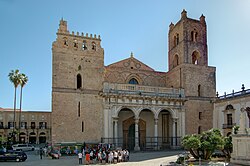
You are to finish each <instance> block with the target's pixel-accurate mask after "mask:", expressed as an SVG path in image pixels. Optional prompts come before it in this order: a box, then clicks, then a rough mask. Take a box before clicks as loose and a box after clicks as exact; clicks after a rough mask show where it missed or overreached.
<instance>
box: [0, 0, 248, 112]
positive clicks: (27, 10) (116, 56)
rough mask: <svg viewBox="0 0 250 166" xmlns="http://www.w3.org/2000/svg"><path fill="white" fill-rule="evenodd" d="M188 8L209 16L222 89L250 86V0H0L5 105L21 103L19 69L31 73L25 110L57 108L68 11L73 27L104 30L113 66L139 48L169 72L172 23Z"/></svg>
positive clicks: (0, 88)
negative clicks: (55, 68)
mask: <svg viewBox="0 0 250 166" xmlns="http://www.w3.org/2000/svg"><path fill="white" fill-rule="evenodd" d="M183 9H186V10H187V12H188V17H190V18H195V19H199V17H200V16H201V14H204V15H205V16H206V22H207V30H208V56H209V57H208V58H209V61H208V63H209V65H210V66H215V67H216V70H217V71H216V77H217V80H216V81H217V82H216V83H217V91H218V92H219V94H223V93H224V92H227V93H230V92H232V90H233V89H234V90H235V91H239V90H241V89H240V88H241V84H243V83H244V84H245V87H246V88H247V89H249V88H250V77H249V75H248V72H249V67H250V65H249V62H250V42H249V39H250V32H249V29H250V17H249V16H250V10H249V9H250V1H248V0H219V1H218V0H209V1H200V0H188V1H181V0H136V1H135V0H126V1H119V0H105V1H101V0H99V1H97V0H75V1H69V0H67V1H66V0H53V1H51V0H40V1H38V0H37V1H34V0H22V1H18V0H0V20H1V24H0V36H1V38H0V48H1V68H0V107H3V108H6V107H7V108H12V107H13V96H14V88H13V85H12V84H11V83H10V81H9V80H8V77H7V76H8V73H9V72H10V71H11V70H13V69H19V70H20V71H21V72H23V73H25V74H26V75H28V77H29V82H28V84H27V85H26V86H25V88H24V93H23V109H24V110H51V77H52V76H51V75H52V74H51V73H52V55H51V47H52V42H53V41H54V40H55V39H56V32H57V29H58V25H59V20H60V19H61V18H62V17H63V18H64V19H65V20H67V22H68V28H69V30H70V31H75V32H77V31H78V32H84V33H93V34H98V35H101V39H102V47H103V48H104V50H105V65H108V64H111V63H114V62H116V61H119V60H122V59H125V58H128V57H129V56H130V52H131V51H132V52H133V53H134V56H135V58H137V59H139V60H140V61H142V62H144V63H145V64H147V65H149V66H150V67H152V68H154V69H155V70H158V71H168V27H169V24H170V22H173V23H176V22H177V21H178V20H179V19H180V13H181V11H182V10H183ZM18 95H19V92H18ZM18 106H19V103H18Z"/></svg>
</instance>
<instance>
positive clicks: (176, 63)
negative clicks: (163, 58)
mask: <svg viewBox="0 0 250 166" xmlns="http://www.w3.org/2000/svg"><path fill="white" fill-rule="evenodd" d="M178 65H179V56H178V55H177V54H176V55H175V56H174V67H176V66H178Z"/></svg>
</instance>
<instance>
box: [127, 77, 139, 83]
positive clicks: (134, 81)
mask: <svg viewBox="0 0 250 166" xmlns="http://www.w3.org/2000/svg"><path fill="white" fill-rule="evenodd" d="M128 83H129V84H138V81H137V80H136V79H135V78H132V79H130V80H129V82H128Z"/></svg>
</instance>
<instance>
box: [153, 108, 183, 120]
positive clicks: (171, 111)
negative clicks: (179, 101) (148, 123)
mask: <svg viewBox="0 0 250 166" xmlns="http://www.w3.org/2000/svg"><path fill="white" fill-rule="evenodd" d="M163 110H167V111H169V112H170V115H171V117H172V118H173V119H178V117H177V113H176V111H175V110H173V109H171V108H168V107H162V108H159V109H158V110H156V114H155V119H158V118H159V114H160V112H161V111H163Z"/></svg>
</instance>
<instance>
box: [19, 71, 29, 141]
mask: <svg viewBox="0 0 250 166" xmlns="http://www.w3.org/2000/svg"><path fill="white" fill-rule="evenodd" d="M27 82H28V77H27V76H26V75H25V74H23V73H22V74H20V85H21V92H20V112H19V128H18V129H19V132H18V133H19V134H20V127H21V113H22V95H23V87H24V85H26V84H27ZM19 139H20V136H19ZM19 142H20V140H19Z"/></svg>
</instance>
